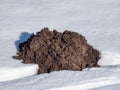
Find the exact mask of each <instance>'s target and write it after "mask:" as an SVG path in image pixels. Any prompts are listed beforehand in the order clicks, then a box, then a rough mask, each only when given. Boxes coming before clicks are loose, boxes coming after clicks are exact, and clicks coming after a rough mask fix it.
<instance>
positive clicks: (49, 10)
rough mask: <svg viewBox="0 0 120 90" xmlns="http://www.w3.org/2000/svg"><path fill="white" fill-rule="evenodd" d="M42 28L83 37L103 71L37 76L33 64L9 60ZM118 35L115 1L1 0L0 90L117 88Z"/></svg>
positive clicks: (119, 13)
mask: <svg viewBox="0 0 120 90" xmlns="http://www.w3.org/2000/svg"><path fill="white" fill-rule="evenodd" d="M43 27H49V28H50V29H51V30H52V29H57V30H58V31H61V32H62V31H64V30H66V29H67V30H71V31H75V32H78V33H81V34H82V35H84V36H85V37H86V38H87V40H88V43H90V44H91V45H92V46H94V47H95V48H97V49H99V50H100V52H101V53H102V58H101V59H100V60H99V62H98V63H99V64H100V65H101V66H102V67H100V68H92V69H85V70H83V71H80V72H79V71H77V72H75V71H74V72H73V71H59V72H52V73H50V74H41V75H36V74H37V70H38V66H37V65H34V64H22V63H21V61H18V60H14V59H12V56H13V55H15V53H16V50H17V49H18V47H17V46H18V44H19V43H21V42H23V41H25V40H27V38H28V37H29V35H30V34H31V33H35V32H36V31H38V30H41V29H42V28H43ZM119 37H120V0H0V90H16V89H17V90H26V89H29V90H45V89H47V90H66V89H71V90H86V89H91V90H99V89H100V90H101V89H103V90H106V89H108V90H113V89H115V90H119V89H120V48H119V47H120V41H119ZM14 79H15V80H14Z"/></svg>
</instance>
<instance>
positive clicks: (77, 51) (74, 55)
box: [13, 28, 100, 73]
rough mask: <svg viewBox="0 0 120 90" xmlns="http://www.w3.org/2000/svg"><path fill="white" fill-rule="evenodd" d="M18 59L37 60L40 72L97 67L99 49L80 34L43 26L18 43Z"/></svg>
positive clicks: (27, 61) (34, 61)
mask: <svg viewBox="0 0 120 90" xmlns="http://www.w3.org/2000/svg"><path fill="white" fill-rule="evenodd" d="M13 58H15V59H19V60H23V63H36V64H38V66H39V71H38V72H39V73H48V72H51V71H58V70H77V71H80V70H82V69H84V68H90V67H96V66H99V65H98V64H97V62H98V60H99V59H100V52H99V51H98V50H96V49H94V48H93V47H92V46H90V45H89V44H88V43H87V40H86V39H85V37H84V36H82V35H81V34H79V33H76V32H71V31H64V32H63V33H61V32H57V31H56V30H53V31H50V30H49V29H48V28H43V29H42V30H41V31H40V32H37V33H36V34H35V35H34V34H31V36H30V38H29V39H28V40H27V41H25V42H24V43H21V44H20V45H19V50H18V52H17V55H16V56H13Z"/></svg>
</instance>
